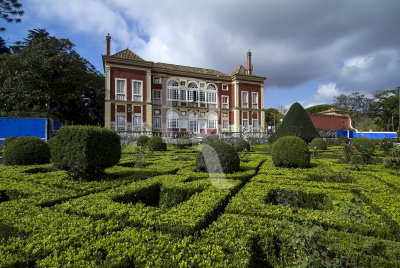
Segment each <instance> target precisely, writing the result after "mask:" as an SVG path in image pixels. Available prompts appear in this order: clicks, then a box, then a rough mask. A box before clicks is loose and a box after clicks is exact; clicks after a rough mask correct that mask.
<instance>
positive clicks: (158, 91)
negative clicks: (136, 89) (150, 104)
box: [153, 90, 161, 100]
mask: <svg viewBox="0 0 400 268" xmlns="http://www.w3.org/2000/svg"><path fill="white" fill-rule="evenodd" d="M156 92H157V93H159V94H160V97H159V98H157V97H156V94H155V93H156ZM153 100H161V90H153Z"/></svg>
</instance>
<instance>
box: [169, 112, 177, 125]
mask: <svg viewBox="0 0 400 268" xmlns="http://www.w3.org/2000/svg"><path fill="white" fill-rule="evenodd" d="M172 113H174V114H175V116H174V117H172V116H171V115H172ZM167 127H168V128H179V114H178V113H177V112H175V111H170V112H169V113H168V114H167Z"/></svg>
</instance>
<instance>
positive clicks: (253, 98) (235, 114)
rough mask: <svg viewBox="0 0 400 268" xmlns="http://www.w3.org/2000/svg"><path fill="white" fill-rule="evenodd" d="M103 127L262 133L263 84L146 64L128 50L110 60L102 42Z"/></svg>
mask: <svg viewBox="0 0 400 268" xmlns="http://www.w3.org/2000/svg"><path fill="white" fill-rule="evenodd" d="M106 44H107V45H106V50H107V53H106V55H103V65H104V71H105V127H107V128H111V129H114V130H116V131H117V132H118V133H120V134H124V133H125V134H128V135H129V134H133V133H140V134H157V135H160V134H161V135H166V136H167V135H168V134H171V133H180V134H182V133H183V134H184V133H187V134H193V135H199V136H201V135H206V134H223V133H225V134H230V135H234V134H235V133H259V134H263V133H264V132H265V120H264V109H263V108H264V101H263V100H264V96H263V89H264V80H265V79H266V78H265V77H262V76H256V75H254V74H253V66H252V64H251V52H250V51H249V52H248V53H247V68H245V67H244V66H243V65H238V66H237V67H236V68H235V69H234V70H233V72H232V73H231V74H225V73H222V72H220V71H216V70H211V69H205V68H198V67H189V66H182V65H175V64H169V63H160V62H152V61H146V60H144V59H142V58H141V57H139V56H138V55H137V54H135V53H134V52H132V51H131V50H129V49H128V48H127V49H125V50H122V51H120V52H118V53H116V54H114V55H111V54H110V45H111V37H110V35H107V37H106Z"/></svg>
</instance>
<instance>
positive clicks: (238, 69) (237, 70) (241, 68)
mask: <svg viewBox="0 0 400 268" xmlns="http://www.w3.org/2000/svg"><path fill="white" fill-rule="evenodd" d="M235 74H244V75H246V68H244V66H243V65H242V64H239V65H238V66H236V68H235V70H233V72H231V75H235Z"/></svg>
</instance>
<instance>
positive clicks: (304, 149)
mask: <svg viewBox="0 0 400 268" xmlns="http://www.w3.org/2000/svg"><path fill="white" fill-rule="evenodd" d="M272 161H273V162H274V165H275V166H277V167H287V168H306V167H309V166H310V152H309V150H308V146H307V144H306V143H305V141H304V140H302V139H301V138H299V137H294V136H286V137H282V138H280V139H278V140H277V141H276V142H275V143H274V144H273V145H272Z"/></svg>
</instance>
